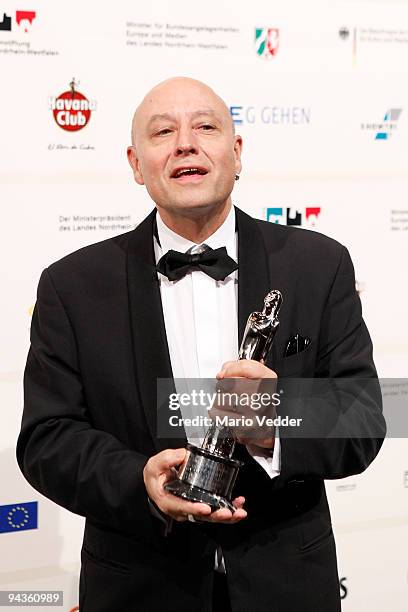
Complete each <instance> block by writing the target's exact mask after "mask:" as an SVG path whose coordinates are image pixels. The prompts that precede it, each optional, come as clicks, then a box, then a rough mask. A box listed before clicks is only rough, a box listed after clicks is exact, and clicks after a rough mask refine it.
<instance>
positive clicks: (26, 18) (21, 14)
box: [16, 11, 37, 32]
mask: <svg viewBox="0 0 408 612" xmlns="http://www.w3.org/2000/svg"><path fill="white" fill-rule="evenodd" d="M36 14H37V13H36V12H35V11H16V21H17V25H21V26H22V27H23V28H24V32H28V31H29V25H30V26H32V25H33V21H34V19H35V17H36ZM21 22H23V23H21Z"/></svg>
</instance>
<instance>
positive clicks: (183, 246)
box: [156, 206, 238, 261]
mask: <svg viewBox="0 0 408 612" xmlns="http://www.w3.org/2000/svg"><path fill="white" fill-rule="evenodd" d="M156 222H157V235H158V238H159V244H160V251H161V255H165V254H166V253H167V251H170V250H171V249H173V250H174V251H180V252H181V253H185V252H186V251H187V250H188V249H189V248H191V247H192V246H196V243H195V242H191V240H187V238H183V236H179V234H176V232H173V230H171V229H170V228H169V227H167V225H165V223H164V222H163V220H162V218H161V217H160V213H159V212H157V215H156ZM156 244H157V241H156ZM200 244H207V245H208V246H209V247H211V248H212V249H218V248H219V247H223V246H225V247H226V249H227V252H228V255H229V256H230V257H232V258H233V259H235V261H237V260H238V257H237V246H236V232H235V208H234V206H231V210H230V211H229V213H228V216H227V218H226V219H225V221H224V223H223V224H222V225H221V226H220V227H219V228H218V229H217V230H216V231H215V232H214V233H213V234H211V236H209V237H208V238H207V239H206V240H205V241H204V243H200Z"/></svg>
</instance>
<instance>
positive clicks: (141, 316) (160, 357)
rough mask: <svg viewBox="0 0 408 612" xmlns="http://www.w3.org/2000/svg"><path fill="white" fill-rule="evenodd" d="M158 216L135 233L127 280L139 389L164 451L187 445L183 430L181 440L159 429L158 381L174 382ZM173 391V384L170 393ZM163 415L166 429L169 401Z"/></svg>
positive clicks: (152, 431) (177, 432) (155, 439)
mask: <svg viewBox="0 0 408 612" xmlns="http://www.w3.org/2000/svg"><path fill="white" fill-rule="evenodd" d="M155 217H156V209H155V210H153V211H152V212H151V213H150V214H149V215H148V217H146V219H144V221H142V223H141V224H140V225H139V226H138V227H137V228H136V229H135V230H134V232H133V235H132V237H131V239H130V243H129V249H128V253H127V278H128V293H129V308H130V320H131V328H132V338H133V353H134V359H135V366H136V378H137V386H138V390H139V394H140V401H141V404H142V407H143V410H144V413H145V417H146V421H147V424H148V427H149V430H150V434H151V436H152V439H153V443H154V445H155V447H156V448H157V450H158V451H160V450H164V449H165V448H177V447H180V446H184V445H185V443H186V438H185V434H184V429H183V428H177V429H176V428H172V435H173V433H174V436H176V435H177V437H172V438H170V439H169V438H168V437H166V436H165V435H163V434H162V433H161V432H159V435H160V437H158V430H157V427H158V418H157V414H158V403H159V402H158V399H157V379H158V378H167V379H172V378H173V374H172V369H171V362H170V355H169V348H168V344H167V337H166V331H165V324H164V317H163V309H162V303H161V296H160V287H159V281H158V278H157V273H156V263H155V255H154V247H153V229H154V223H155ZM173 391H174V384H173V383H171V384H170V387H169V389H168V393H172V392H173ZM160 395H161V396H162V395H164V394H160ZM159 414H160V415H162V416H163V418H162V419H160V426H163V425H164V424H165V423H166V421H167V422H168V416H169V410H168V402H167V405H163V407H162V409H161V410H160V411H159ZM172 414H175V415H177V412H174V413H172ZM166 429H167V428H166Z"/></svg>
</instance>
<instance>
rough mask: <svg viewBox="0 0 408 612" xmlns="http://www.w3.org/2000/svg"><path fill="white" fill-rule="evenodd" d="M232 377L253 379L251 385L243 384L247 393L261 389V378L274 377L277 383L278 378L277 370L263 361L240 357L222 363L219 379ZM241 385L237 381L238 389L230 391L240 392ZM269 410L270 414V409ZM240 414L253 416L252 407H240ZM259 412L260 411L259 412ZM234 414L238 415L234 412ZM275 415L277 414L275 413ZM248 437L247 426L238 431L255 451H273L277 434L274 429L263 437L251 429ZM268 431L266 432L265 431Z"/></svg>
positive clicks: (242, 439) (242, 442) (239, 436)
mask: <svg viewBox="0 0 408 612" xmlns="http://www.w3.org/2000/svg"><path fill="white" fill-rule="evenodd" d="M230 378H241V379H242V378H245V379H247V380H253V381H254V382H253V386H252V384H251V385H249V384H247V383H245V386H243V387H242V386H241V391H245V392H246V393H257V392H258V391H259V382H260V380H261V379H268V378H269V379H273V380H275V383H276V381H277V379H278V376H277V374H276V372H274V371H273V370H271V369H270V368H267V367H266V365H264V363H263V362H260V361H255V360H253V359H240V360H238V361H227V362H226V363H224V364H223V365H222V368H221V370H220V371H219V372H218V374H217V379H218V380H225V379H230ZM239 389H240V385H239V382H238V381H237V389H234V388H228V392H230V393H231V392H234V391H235V392H237V391H238V393H239ZM272 390H273V391H275V390H276V384H275V385H274V387H273V389H272V388H269V392H271V391H272ZM268 410H269V416H271V414H270V409H268ZM239 414H240V415H242V416H252V417H253V415H254V413H253V412H252V414H251V409H249V410H245V408H242V407H240V409H239ZM258 414H259V413H258ZM234 416H238V415H237V414H234ZM273 416H275V415H273ZM248 433H249V435H248V437H246V436H245V428H242V429H240V430H239V431H237V432H236V436H237V441H238V442H240V443H241V444H245V445H246V446H247V447H250V448H251V449H252V450H253V451H254V452H257V450H258V449H264V450H266V451H271V450H272V449H273V447H274V445H275V436H274V432H273V431H272V435H266V437H262V431H259V430H258V431H257V432H256V435H255V434H254V432H251V431H249V432H248ZM265 433H266V432H265Z"/></svg>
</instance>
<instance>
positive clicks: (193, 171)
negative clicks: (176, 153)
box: [170, 166, 208, 182]
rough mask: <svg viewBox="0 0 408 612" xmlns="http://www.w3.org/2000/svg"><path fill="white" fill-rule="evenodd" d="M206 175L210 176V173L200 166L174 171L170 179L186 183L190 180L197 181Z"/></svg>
mask: <svg viewBox="0 0 408 612" xmlns="http://www.w3.org/2000/svg"><path fill="white" fill-rule="evenodd" d="M206 174H208V171H207V170H206V169H205V168H202V167H200V166H183V167H181V168H176V169H175V170H173V172H172V173H171V175H170V178H172V179H177V180H179V181H182V182H186V181H190V180H197V179H199V178H201V177H202V176H205V175H206Z"/></svg>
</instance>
